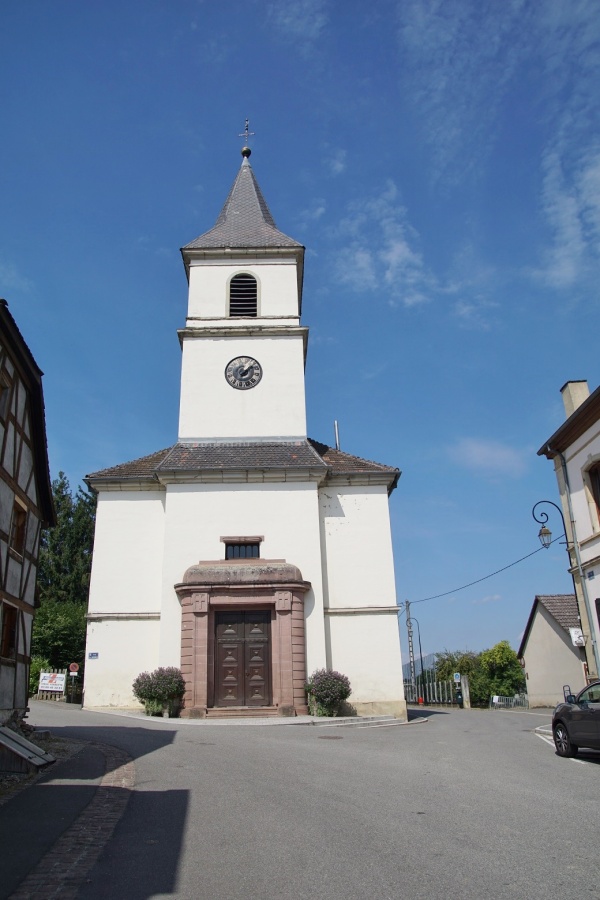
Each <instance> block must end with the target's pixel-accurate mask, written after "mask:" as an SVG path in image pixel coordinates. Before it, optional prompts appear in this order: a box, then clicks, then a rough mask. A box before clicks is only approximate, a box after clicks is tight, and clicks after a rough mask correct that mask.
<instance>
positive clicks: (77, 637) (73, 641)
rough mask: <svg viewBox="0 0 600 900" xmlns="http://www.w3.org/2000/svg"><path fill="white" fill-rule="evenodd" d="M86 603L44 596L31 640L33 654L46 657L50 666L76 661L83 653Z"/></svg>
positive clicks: (55, 666)
mask: <svg viewBox="0 0 600 900" xmlns="http://www.w3.org/2000/svg"><path fill="white" fill-rule="evenodd" d="M85 614H86V607H85V605H84V604H82V603H76V602H74V601H72V600H63V601H56V600H46V601H45V602H44V603H42V605H41V606H40V608H39V609H38V610H37V612H36V616H35V619H34V626H33V637H32V641H31V653H32V656H41V657H43V658H44V659H46V660H48V661H49V663H50V667H51V668H53V669H64V668H68V666H69V664H70V663H72V662H76V663H79V665H80V670H79V675H80V676H81V675H82V668H81V667H82V664H83V657H84V654H85V626H86V619H85Z"/></svg>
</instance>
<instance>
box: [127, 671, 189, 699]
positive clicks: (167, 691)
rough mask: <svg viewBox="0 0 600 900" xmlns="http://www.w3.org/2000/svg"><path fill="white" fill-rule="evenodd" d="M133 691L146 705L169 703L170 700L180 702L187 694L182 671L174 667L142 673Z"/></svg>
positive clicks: (136, 680) (133, 686) (134, 684)
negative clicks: (150, 703)
mask: <svg viewBox="0 0 600 900" xmlns="http://www.w3.org/2000/svg"><path fill="white" fill-rule="evenodd" d="M132 690H133V693H134V694H135V696H136V697H137V698H138V700H141V701H142V702H144V703H147V702H148V701H150V702H154V703H159V704H162V703H167V702H168V701H169V700H180V699H181V698H182V697H183V695H184V693H185V681H184V680H183V675H182V674H181V670H180V669H177V668H175V667H174V666H167V667H166V668H162V667H161V668H159V669H155V670H154V672H142V673H141V674H140V675H138V677H137V678H136V679H135V681H134V682H133V684H132Z"/></svg>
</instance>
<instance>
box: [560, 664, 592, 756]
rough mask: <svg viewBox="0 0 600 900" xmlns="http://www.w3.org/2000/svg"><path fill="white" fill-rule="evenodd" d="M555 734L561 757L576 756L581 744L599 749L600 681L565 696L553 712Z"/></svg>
mask: <svg viewBox="0 0 600 900" xmlns="http://www.w3.org/2000/svg"><path fill="white" fill-rule="evenodd" d="M552 734H553V735H554V743H555V745H556V752H557V753H558V755H559V756H575V755H576V753H577V751H578V750H579V748H580V747H589V748H591V749H592V750H600V681H594V682H593V683H592V684H588V686H587V687H585V688H584V689H583V690H582V691H580V692H579V693H578V694H577V696H576V697H574V696H573V694H567V695H566V697H565V701H564V703H559V704H558V706H557V707H556V709H555V710H554V713H553V715H552Z"/></svg>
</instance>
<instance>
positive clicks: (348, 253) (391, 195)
mask: <svg viewBox="0 0 600 900" xmlns="http://www.w3.org/2000/svg"><path fill="white" fill-rule="evenodd" d="M336 237H337V238H338V239H339V238H342V239H343V240H344V244H345V246H344V247H343V249H342V250H341V251H340V252H339V253H338V254H337V260H336V265H335V276H336V278H337V281H338V283H342V284H344V285H346V286H347V287H348V288H350V289H351V290H354V291H357V292H364V291H374V290H380V291H382V292H384V293H385V296H386V297H387V298H388V300H389V302H390V303H391V304H392V305H397V304H399V303H402V304H404V305H405V306H414V305H415V304H418V303H423V302H424V301H426V300H428V299H429V295H430V293H431V291H432V290H433V288H434V283H435V279H434V278H433V276H432V275H431V273H429V272H427V270H426V268H425V266H424V264H423V259H422V256H421V253H420V251H419V249H418V234H417V232H416V230H415V229H414V228H413V227H412V226H411V224H410V222H409V220H408V214H407V211H406V209H405V208H404V207H403V206H402V204H401V202H400V198H399V194H398V188H397V187H396V185H395V184H394V182H393V181H388V182H387V184H386V187H385V188H384V190H383V191H382V192H381V193H380V194H379V195H378V196H374V197H368V198H362V199H360V200H354V201H352V202H351V203H350V204H349V205H348V207H347V210H346V214H345V215H344V217H343V218H342V220H341V221H340V223H339V226H338V228H337V230H336Z"/></svg>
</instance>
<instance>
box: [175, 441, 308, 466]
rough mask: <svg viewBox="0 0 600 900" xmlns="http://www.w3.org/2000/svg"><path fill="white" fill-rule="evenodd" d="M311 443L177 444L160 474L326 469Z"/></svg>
mask: <svg viewBox="0 0 600 900" xmlns="http://www.w3.org/2000/svg"><path fill="white" fill-rule="evenodd" d="M324 467H325V463H324V462H323V460H322V459H321V457H320V456H319V455H318V454H317V453H316V451H315V450H313V448H312V447H311V445H310V444H309V442H308V441H292V442H289V443H288V442H286V443H281V442H273V443H270V442H266V441H265V442H262V441H261V442H255V443H254V442H243V443H231V444H226V443H215V444H175V446H174V447H172V448H171V450H170V451H169V453H168V454H167V455H166V457H165V458H164V459H163V461H162V462H161V463H160V464H159V465H158V466H157V472H158V473H160V472H169V471H188V470H189V471H196V470H198V469H210V470H213V471H214V470H219V469H223V470H225V469H306V468H308V469H317V468H320V469H323V468H324Z"/></svg>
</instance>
